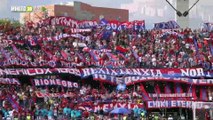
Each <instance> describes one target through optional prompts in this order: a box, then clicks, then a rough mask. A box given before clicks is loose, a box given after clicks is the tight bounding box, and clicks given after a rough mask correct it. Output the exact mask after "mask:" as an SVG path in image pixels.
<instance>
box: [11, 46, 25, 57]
mask: <svg viewBox="0 0 213 120" xmlns="http://www.w3.org/2000/svg"><path fill="white" fill-rule="evenodd" d="M12 48H13V51H14V52H15V53H16V54H17V55H18V57H19V58H21V59H24V57H23V55H22V54H21V52H20V51H19V50H18V49H17V48H16V46H15V45H14V44H12Z"/></svg>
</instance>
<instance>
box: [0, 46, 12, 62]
mask: <svg viewBox="0 0 213 120" xmlns="http://www.w3.org/2000/svg"><path fill="white" fill-rule="evenodd" d="M1 53H2V54H3V55H4V57H5V58H6V60H9V59H10V54H9V53H7V52H6V51H5V50H4V49H3V48H2V49H1Z"/></svg>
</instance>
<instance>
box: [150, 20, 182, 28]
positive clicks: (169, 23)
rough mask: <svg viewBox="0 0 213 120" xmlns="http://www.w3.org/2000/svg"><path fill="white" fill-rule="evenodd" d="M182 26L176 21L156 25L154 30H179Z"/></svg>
mask: <svg viewBox="0 0 213 120" xmlns="http://www.w3.org/2000/svg"><path fill="white" fill-rule="evenodd" d="M178 28H180V26H179V25H178V24H177V22H175V21H168V22H161V23H155V24H154V29H178Z"/></svg>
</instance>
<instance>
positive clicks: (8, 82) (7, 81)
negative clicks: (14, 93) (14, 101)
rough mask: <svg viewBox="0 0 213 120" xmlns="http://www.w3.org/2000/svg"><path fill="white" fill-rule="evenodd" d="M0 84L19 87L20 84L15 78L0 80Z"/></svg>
mask: <svg viewBox="0 0 213 120" xmlns="http://www.w3.org/2000/svg"><path fill="white" fill-rule="evenodd" d="M0 84H5V85H20V82H19V80H18V79H16V78H0Z"/></svg>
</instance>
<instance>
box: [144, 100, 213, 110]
mask: <svg viewBox="0 0 213 120" xmlns="http://www.w3.org/2000/svg"><path fill="white" fill-rule="evenodd" d="M193 107H195V108H196V109H210V108H213V103H212V102H193V101H187V100H164V101H163V100H162V101H147V108H148V109H159V108H190V109H191V108H193Z"/></svg>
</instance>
